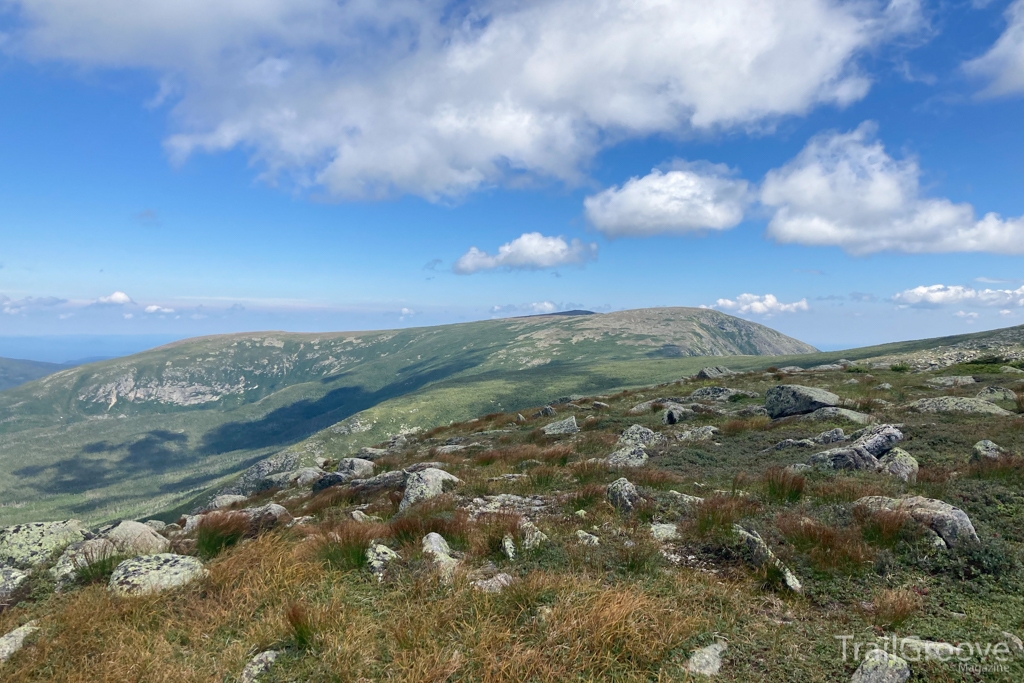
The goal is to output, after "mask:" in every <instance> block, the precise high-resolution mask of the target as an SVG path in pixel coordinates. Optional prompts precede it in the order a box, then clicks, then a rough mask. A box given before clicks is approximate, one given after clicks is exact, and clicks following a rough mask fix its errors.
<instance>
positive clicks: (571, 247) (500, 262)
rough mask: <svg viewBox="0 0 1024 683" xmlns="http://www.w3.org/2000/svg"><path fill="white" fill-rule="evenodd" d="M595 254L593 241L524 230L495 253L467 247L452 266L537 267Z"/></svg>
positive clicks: (462, 270)
mask: <svg viewBox="0 0 1024 683" xmlns="http://www.w3.org/2000/svg"><path fill="white" fill-rule="evenodd" d="M596 258H597V245H596V244H593V243H591V244H586V243H584V242H581V241H580V240H578V239H573V240H572V241H571V242H566V241H565V240H564V239H563V238H561V237H546V236H544V235H542V234H540V233H539V232H527V233H524V234H523V235H521V236H519V237H517V238H516V239H514V240H512V241H511V242H509V243H508V244H503V245H501V246H500V247H498V253H497V254H495V255H493V256H492V255H491V254H488V253H487V252H484V251H480V250H479V249H477V248H476V247H470V249H469V251H467V252H466V253H465V254H463V255H462V256H460V257H459V260H458V261H456V262H455V265H454V266H452V270H453V271H455V272H456V273H459V274H460V275H469V274H471V273H476V272H479V271H481V270H494V269H496V268H505V269H511V270H538V269H541V268H555V267H557V266H564V265H573V264H583V263H586V262H587V261H593V260H594V259H596Z"/></svg>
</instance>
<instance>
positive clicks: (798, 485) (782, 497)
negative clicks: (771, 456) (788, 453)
mask: <svg viewBox="0 0 1024 683" xmlns="http://www.w3.org/2000/svg"><path fill="white" fill-rule="evenodd" d="M806 484H807V479H806V478H804V477H803V476H802V475H800V474H797V473H796V472H793V471H792V470H788V469H786V468H783V467H771V468H769V469H768V470H767V471H766V472H765V473H764V475H762V477H761V487H762V490H763V491H764V495H765V497H766V498H767V499H768V500H769V501H771V502H773V503H795V502H797V501H798V500H800V498H801V497H802V496H803V495H804V487H805V486H806Z"/></svg>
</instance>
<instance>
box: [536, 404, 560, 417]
mask: <svg viewBox="0 0 1024 683" xmlns="http://www.w3.org/2000/svg"><path fill="white" fill-rule="evenodd" d="M557 414H558V411H556V410H555V409H554V408H552V407H551V406H544V407H543V408H541V409H540V413H539V415H538V417H554V416H555V415H557Z"/></svg>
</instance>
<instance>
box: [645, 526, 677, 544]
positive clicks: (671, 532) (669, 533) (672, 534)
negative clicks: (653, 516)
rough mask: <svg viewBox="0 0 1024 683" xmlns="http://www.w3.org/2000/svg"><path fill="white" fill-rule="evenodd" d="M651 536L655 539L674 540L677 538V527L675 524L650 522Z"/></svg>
mask: <svg viewBox="0 0 1024 683" xmlns="http://www.w3.org/2000/svg"><path fill="white" fill-rule="evenodd" d="M651 536H653V537H654V540H656V541H662V542H664V541H674V540H676V539H677V538H679V529H678V528H677V527H676V525H675V524H652V525H651Z"/></svg>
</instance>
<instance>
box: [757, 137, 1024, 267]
mask: <svg viewBox="0 0 1024 683" xmlns="http://www.w3.org/2000/svg"><path fill="white" fill-rule="evenodd" d="M875 130H876V126H875V124H874V123H871V122H866V123H863V124H861V125H860V126H859V127H858V128H857V129H856V130H854V131H852V132H850V133H827V134H823V135H819V136H817V137H815V138H813V139H812V140H811V141H810V142H809V143H808V144H807V146H806V147H805V148H804V149H803V151H802V152H800V154H799V155H798V156H797V157H796V158H795V159H794V160H793V161H791V162H789V163H788V164H786V165H785V166H783V167H782V168H779V169H775V170H772V171H769V172H768V174H767V175H766V177H765V180H764V183H763V185H762V188H761V202H762V203H763V204H765V205H766V206H770V207H774V208H775V215H774V216H773V218H772V219H771V222H770V223H769V225H768V235H769V236H770V237H772V238H774V239H775V240H776V241H778V242H783V243H798V244H808V245H818V246H839V247H842V248H843V249H845V250H847V251H848V252H850V253H853V254H869V253H872V252H879V251H904V252H910V253H926V252H971V251H975V252H977V251H987V252H996V253H1001V254H1024V217H1021V218H1016V219H1007V220H1004V219H1002V218H1000V217H999V216H998V215H997V214H995V213H989V214H986V215H985V217H984V218H982V219H981V220H977V219H976V217H975V215H974V207H972V206H971V205H970V204H954V203H953V202H951V201H949V200H948V199H930V198H925V197H922V196H921V191H920V182H919V178H920V174H921V171H920V168H918V165H917V162H916V161H915V160H914V159H904V160H902V161H898V160H896V159H893V158H892V157H890V156H889V155H888V154H886V152H885V148H884V147H883V146H882V143H881V142H879V141H878V140H876V139H875Z"/></svg>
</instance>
